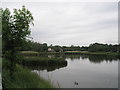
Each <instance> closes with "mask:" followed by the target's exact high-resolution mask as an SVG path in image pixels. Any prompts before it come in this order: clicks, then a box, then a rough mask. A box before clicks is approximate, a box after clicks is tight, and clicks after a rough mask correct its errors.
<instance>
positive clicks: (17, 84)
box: [3, 65, 53, 88]
mask: <svg viewBox="0 0 120 90" xmlns="http://www.w3.org/2000/svg"><path fill="white" fill-rule="evenodd" d="M3 85H4V87H6V88H53V86H52V85H51V84H50V82H49V81H46V80H44V79H42V78H40V77H39V76H38V75H37V74H35V73H33V72H31V71H30V70H29V69H26V68H23V67H21V66H20V65H16V71H15V72H14V73H13V78H12V79H11V78H10V76H9V72H8V70H7V69H5V70H3Z"/></svg>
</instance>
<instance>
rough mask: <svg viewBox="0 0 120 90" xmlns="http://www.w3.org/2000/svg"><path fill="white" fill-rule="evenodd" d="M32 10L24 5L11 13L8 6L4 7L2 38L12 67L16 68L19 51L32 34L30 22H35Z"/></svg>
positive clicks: (7, 58) (6, 56) (5, 53)
mask: <svg viewBox="0 0 120 90" xmlns="http://www.w3.org/2000/svg"><path fill="white" fill-rule="evenodd" d="M33 20H34V19H33V16H32V14H31V12H30V11H29V10H28V9H26V8H25V6H22V9H14V12H13V14H11V12H10V10H9V9H8V8H6V9H2V40H3V44H2V45H3V46H2V47H3V55H4V58H6V60H9V61H10V63H11V64H10V68H12V69H13V68H14V66H15V63H16V61H17V52H18V51H19V50H20V48H21V46H22V45H23V43H24V41H25V40H26V37H28V36H29V35H30V24H33Z"/></svg>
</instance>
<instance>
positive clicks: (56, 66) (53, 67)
mask: <svg viewBox="0 0 120 90" xmlns="http://www.w3.org/2000/svg"><path fill="white" fill-rule="evenodd" d="M66 66H67V61H64V62H62V63H59V64H54V65H51V64H48V65H32V66H31V65H27V66H25V67H27V68H29V69H32V70H47V71H48V72H49V71H54V70H56V69H60V68H63V67H66Z"/></svg>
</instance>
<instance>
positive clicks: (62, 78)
mask: <svg viewBox="0 0 120 90" xmlns="http://www.w3.org/2000/svg"><path fill="white" fill-rule="evenodd" d="M65 58H66V60H67V65H66V66H64V67H61V68H59V69H58V68H56V69H53V70H51V71H50V70H49V71H48V70H47V69H44V70H33V72H35V73H37V74H38V75H40V76H41V77H43V78H44V79H46V80H51V82H52V84H53V85H54V86H55V87H60V88H117V87H118V59H117V58H114V57H108V56H107V57H106V56H78V55H75V56H65Z"/></svg>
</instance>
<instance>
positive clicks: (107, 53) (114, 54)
mask: <svg viewBox="0 0 120 90" xmlns="http://www.w3.org/2000/svg"><path fill="white" fill-rule="evenodd" d="M64 54H82V55H113V56H117V55H120V54H119V53H116V52H84V51H80V52H64Z"/></svg>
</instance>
